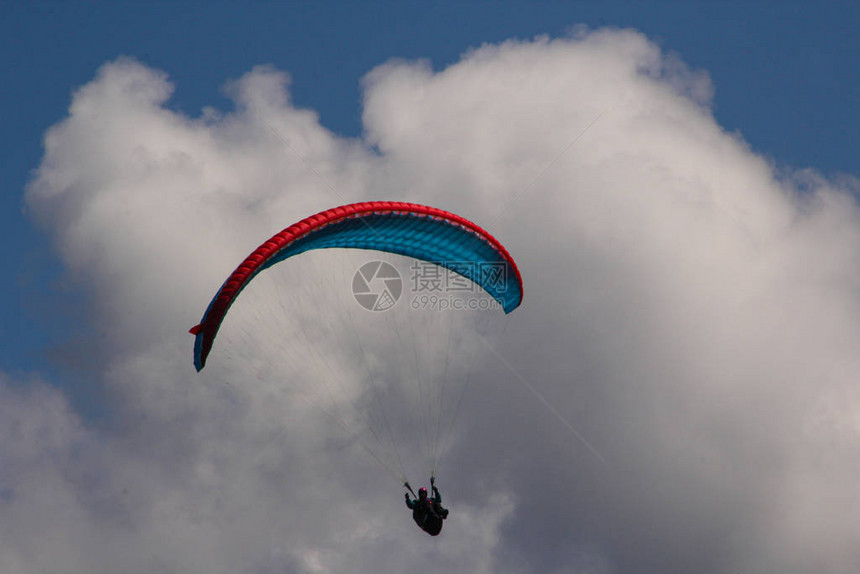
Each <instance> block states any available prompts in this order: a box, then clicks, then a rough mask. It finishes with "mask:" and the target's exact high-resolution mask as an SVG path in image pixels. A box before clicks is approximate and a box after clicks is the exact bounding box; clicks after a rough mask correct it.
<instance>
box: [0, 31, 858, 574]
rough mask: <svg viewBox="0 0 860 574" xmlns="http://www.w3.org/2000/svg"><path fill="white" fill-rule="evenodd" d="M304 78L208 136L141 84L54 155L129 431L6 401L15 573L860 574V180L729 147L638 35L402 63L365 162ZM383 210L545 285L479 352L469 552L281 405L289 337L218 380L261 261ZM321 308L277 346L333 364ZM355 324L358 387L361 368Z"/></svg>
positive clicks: (339, 444)
mask: <svg viewBox="0 0 860 574" xmlns="http://www.w3.org/2000/svg"><path fill="white" fill-rule="evenodd" d="M288 80H289V79H288V77H287V76H286V75H285V74H284V73H282V72H280V71H277V70H275V69H272V68H268V67H260V68H256V69H254V70H252V71H250V72H248V74H246V75H245V76H244V77H243V78H241V79H239V80H236V81H234V82H232V83H231V84H229V88H228V90H227V92H228V94H230V96H231V97H232V98H233V99H234V101H235V109H234V110H232V111H229V112H223V113H222V112H219V111H215V110H206V111H205V112H204V113H202V114H201V115H200V117H197V118H192V117H187V116H185V115H183V114H181V113H178V112H176V111H174V110H171V109H170V107H169V106H168V101H169V97H170V94H171V92H172V90H173V86H172V85H171V84H170V82H169V79H168V77H167V76H166V75H165V74H164V73H163V72H160V71H156V70H152V69H150V68H148V67H146V66H145V65H143V64H141V63H138V62H136V61H134V60H130V59H120V60H117V61H114V62H111V63H108V64H106V65H105V66H103V67H102V68H101V69H100V70H99V72H98V73H97V75H96V77H95V79H93V81H92V82H90V83H89V84H87V85H86V86H84V87H82V88H80V89H79V90H78V91H77V92H76V93H75V95H74V97H73V100H72V104H71V107H70V110H69V115H68V117H67V118H65V119H63V120H62V121H60V122H59V123H57V124H56V125H55V126H53V127H52V128H51V129H50V130H49V132H48V133H47V135H46V138H45V155H44V158H43V161H42V163H41V165H40V166H39V168H38V171H37V173H36V176H35V178H34V181H33V182H32V184H31V186H30V188H29V190H28V193H27V201H28V204H29V206H30V207H31V209H32V211H33V213H34V214H35V216H36V217H37V218H38V220H39V221H40V222H41V223H42V224H43V225H44V226H45V228H46V229H47V230H48V231H49V232H50V233H51V235H52V236H53V237H54V239H55V242H56V246H57V250H58V252H59V254H60V256H61V257H62V260H63V262H64V264H65V266H66V268H67V269H68V272H69V274H70V275H71V276H73V277H74V278H75V279H76V280H77V281H78V284H79V285H80V286H81V289H83V290H84V291H85V292H86V293H87V294H88V295H89V307H88V312H87V317H88V321H89V322H90V328H91V329H92V331H93V332H94V333H95V335H94V336H95V339H96V340H95V341H94V342H93V347H94V348H96V349H98V351H99V352H98V353H96V354H95V355H94V357H93V361H92V364H91V376H92V377H93V379H94V380H96V381H98V383H99V385H101V387H102V388H103V389H104V392H105V394H106V395H107V396H108V397H109V402H108V404H109V405H110V409H111V411H110V416H108V417H106V420H99V421H91V420H87V419H85V418H83V417H82V416H81V415H79V414H77V413H76V412H75V411H74V409H72V408H71V407H70V406H69V403H68V401H67V400H66V399H65V397H63V396H62V394H61V393H60V392H59V391H57V390H56V389H53V388H51V387H50V386H48V385H45V384H44V383H40V382H26V383H21V382H11V381H8V380H4V381H3V384H2V394H3V397H4V400H3V401H2V402H0V403H2V407H0V408H2V410H3V412H4V416H2V417H0V421H2V422H0V424H2V425H3V426H2V428H3V432H2V433H0V437H2V438H0V451H2V453H3V458H4V461H8V463H5V462H4V469H3V471H2V472H1V473H0V478H2V484H0V504H2V505H3V506H4V510H5V512H4V513H3V517H2V518H0V529H2V532H3V536H2V537H0V549H2V552H0V565H2V570H3V571H4V572H10V573H15V572H32V571H43V572H119V571H122V572H158V571H163V572H203V571H206V572H275V571H278V572H283V571H288V572H342V571H347V570H353V571H355V570H357V571H406V570H409V571H437V570H439V569H444V570H447V571H458V572H519V571H532V572H561V571H564V572H569V571H582V572H618V571H637V572H665V571H670V570H671V571H675V570H681V569H684V570H690V571H697V572H715V573H716V572H736V571H756V572H770V571H772V572H787V571H788V572H791V571H797V572H809V571H832V572H838V571H846V572H847V571H852V570H854V569H855V568H856V566H857V565H858V564H860V556H858V554H857V551H856V548H857V547H858V542H860V540H858V535H857V532H860V524H858V518H857V512H856V509H857V503H858V497H857V491H856V487H855V486H854V484H853V480H852V479H853V477H855V476H857V471H858V470H860V469H858V468H857V467H858V463H857V460H860V459H858V457H857V456H856V449H857V447H856V445H857V444H858V442H857V439H858V431H860V410H858V405H860V402H858V396H857V391H856V389H855V388H854V385H853V384H852V383H854V382H856V381H857V380H858V375H860V359H858V356H860V353H858V352H857V351H858V348H857V343H856V341H858V340H860V337H858V335H860V333H858V330H860V329H858V327H860V308H858V298H857V295H856V294H857V293H858V292H860V290H858V287H860V273H858V269H860V265H858V263H860V261H858V257H860V213H858V209H857V205H856V202H855V200H854V199H853V196H852V193H854V192H856V191H857V187H856V183H854V181H853V180H851V179H850V178H845V179H843V180H840V181H831V180H828V179H826V178H824V177H822V176H820V175H817V174H815V173H814V172H813V171H802V172H798V173H793V172H788V173H786V172H785V171H784V170H782V171H781V170H777V169H776V168H775V166H773V165H772V164H770V163H769V162H767V161H766V160H764V159H763V158H762V157H760V156H759V155H757V154H755V153H754V152H753V151H751V150H750V149H749V147H748V146H747V145H746V144H745V143H744V141H743V140H742V139H741V138H740V137H739V136H737V135H733V134H728V133H726V132H725V131H724V130H722V129H721V128H720V126H719V125H718V124H717V123H716V122H715V120H714V118H713V116H712V114H711V112H710V108H709V106H710V101H711V99H712V97H713V89H712V87H711V84H710V81H709V80H708V78H707V75H706V74H704V73H702V72H697V71H694V70H689V69H688V68H687V67H686V66H684V65H683V63H681V62H680V61H679V59H678V58H677V57H674V56H670V55H666V54H663V53H662V52H661V51H660V50H659V49H658V48H657V47H656V46H655V45H654V44H652V43H650V42H649V41H648V40H647V39H646V38H644V37H643V36H642V35H640V34H638V33H635V32H632V31H618V30H602V31H594V32H588V31H579V32H577V33H576V34H575V35H574V36H573V37H571V38H566V39H557V40H550V39H546V38H538V39H535V40H533V41H528V42H513V41H511V42H505V43H503V44H499V45H491V46H483V47H481V48H478V49H475V50H473V51H471V52H469V53H467V54H465V55H464V56H463V58H462V60H461V61H460V62H458V63H456V64H454V65H452V66H450V67H448V68H446V69H444V70H440V71H434V70H432V69H431V68H430V66H429V65H428V64H426V63H421V62H403V61H392V62H389V63H386V64H383V65H381V66H380V67H378V68H377V69H375V70H373V71H371V72H370V73H369V74H368V75H367V77H366V78H365V81H364V89H365V98H364V115H363V120H364V127H365V133H364V135H363V136H362V138H361V139H357V140H350V139H344V138H341V137H338V136H337V135H336V134H332V133H330V132H328V131H327V130H325V129H324V128H323V127H321V126H320V124H319V123H318V119H317V116H316V114H315V113H313V112H312V111H309V110H303V109H299V108H296V107H295V106H294V105H293V104H292V103H291V102H290V98H289V92H288V90H287V86H288V83H289V81H288ZM179 89H181V86H179ZM370 199H398V200H409V201H417V202H421V203H426V204H431V205H438V206H440V207H443V208H446V209H450V210H452V211H455V212H457V213H460V214H462V215H464V216H466V217H468V218H470V219H473V220H474V221H476V222H478V223H479V224H481V225H483V226H485V227H487V228H488V229H490V230H491V231H492V232H493V233H494V235H496V236H497V237H499V238H500V239H501V240H502V241H503V242H504V243H505V244H506V246H507V247H508V248H509V250H510V251H511V252H512V253H513V255H514V257H515V258H516V259H517V261H518V263H519V265H520V267H521V270H522V272H523V275H524V277H525V283H526V291H525V300H524V303H523V305H522V307H521V308H520V309H519V310H517V311H516V312H515V313H514V314H512V315H511V316H510V317H509V319H508V320H507V321H506V323H505V326H504V330H503V331H501V332H500V333H499V334H498V335H497V336H494V337H492V338H491V339H490V343H491V346H492V347H493V351H486V350H484V351H482V352H478V351H474V352H473V356H474V361H475V363H476V364H477V365H479V366H480V368H479V370H478V372H477V373H475V380H474V381H473V386H472V388H471V390H472V391H473V392H472V393H470V394H469V395H467V399H466V406H465V407H464V412H463V415H462V417H461V419H462V420H461V421H460V425H459V426H458V427H456V428H457V434H456V436H455V437H454V440H453V441H452V448H451V450H450V451H449V453H448V456H447V458H446V460H445V462H444V468H445V470H446V474H445V475H444V476H445V480H446V482H445V483H444V484H445V486H446V490H445V491H444V492H445V495H446V501H447V503H448V504H449V505H450V506H451V509H452V519H451V520H450V521H449V523H448V524H447V525H446V527H445V530H444V531H443V534H442V536H441V537H440V538H439V539H430V538H428V537H426V536H423V535H421V533H420V532H418V530H417V529H416V528H415V527H414V526H413V525H411V524H410V520H409V517H408V515H407V513H406V510H405V509H404V508H402V502H401V501H400V500H399V498H398V497H399V496H400V494H399V493H398V492H397V490H396V487H397V484H396V483H395V482H392V481H390V480H388V481H387V482H386V480H387V479H386V476H387V475H385V474H384V473H383V472H382V471H380V470H379V469H377V468H376V467H374V466H372V465H371V464H369V463H368V461H367V460H365V458H363V457H361V456H360V449H359V448H357V446H356V445H355V444H351V443H350V442H349V441H348V440H346V439H344V438H343V437H340V438H338V435H337V433H336V432H334V430H333V429H332V428H331V425H329V424H328V423H327V421H326V419H325V417H323V416H320V414H319V412H317V411H315V410H314V409H309V408H305V407H304V406H302V405H303V403H299V402H297V401H296V400H295V395H294V394H292V393H291V392H280V391H278V390H277V389H278V388H279V387H278V385H276V384H271V378H272V377H274V378H278V377H279V378H280V380H293V379H296V378H297V377H299V375H300V374H301V373H300V371H301V368H300V367H297V366H296V364H295V361H292V362H291V361H284V362H274V361H269V359H270V358H273V357H274V356H275V355H277V350H278V345H277V344H275V346H274V348H273V349H271V350H269V349H266V350H264V351H260V352H259V353H261V354H259V353H258V354H257V355H256V358H254V353H253V352H250V351H248V352H247V353H244V352H243V351H242V350H241V349H236V348H234V349H233V352H234V353H237V354H242V353H244V354H242V358H241V360H236V361H230V360H223V361H222V363H221V366H220V367H218V366H217V365H216V366H215V367H216V369H215V370H216V371H217V376H213V375H205V374H206V372H207V371H204V375H201V376H198V375H196V373H194V369H193V367H192V365H191V344H192V338H191V337H190V335H188V334H187V329H188V327H190V326H191V325H193V324H194V323H195V322H197V321H198V320H199V316H200V314H201V313H202V310H203V308H204V307H205V304H206V302H207V301H208V298H209V297H211V295H212V293H213V291H214V289H215V288H217V286H218V285H219V284H220V282H221V281H222V280H223V278H224V277H225V276H226V275H227V274H228V273H229V272H230V271H231V270H232V269H233V267H235V265H236V264H237V262H238V261H240V260H241V259H242V258H243V257H244V256H245V255H246V254H247V253H248V252H249V251H250V250H251V249H253V248H254V247H255V246H256V245H257V244H258V243H259V242H260V241H261V240H262V239H265V238H266V237H268V235H270V234H271V233H274V232H276V231H278V230H280V229H281V228H282V227H284V226H285V225H287V224H289V223H292V222H294V221H296V220H298V219H300V218H302V217H304V216H306V215H308V214H311V213H314V212H316V211H319V210H322V209H325V208H327V207H330V206H332V205H335V204H338V203H346V202H349V201H361V200H370ZM311 265H313V264H311ZM319 271H320V270H319V268H316V270H315V271H313V270H312V273H311V274H317V275H318V274H319ZM350 273H351V270H350ZM320 312H321V308H320V307H319V306H308V307H306V308H301V309H293V310H290V311H289V313H291V315H290V317H291V318H292V319H294V321H295V322H294V323H291V324H290V326H288V327H286V328H285V329H286V331H284V332H281V333H280V334H270V333H269V332H268V331H267V329H268V328H269V327H268V326H266V327H262V326H261V327H259V331H258V332H256V333H254V334H253V336H255V337H256V338H257V340H258V341H259V340H266V339H269V338H275V337H280V338H281V339H279V340H282V341H286V342H285V343H283V344H282V345H281V347H289V346H290V342H292V341H293V339H292V337H293V335H295V337H296V339H295V341H296V342H295V344H296V345H298V346H299V347H300V349H299V351H298V352H299V353H302V352H305V351H304V348H303V347H302V345H303V344H304V343H301V342H300V339H299V338H298V331H299V330H300V329H299V326H300V325H304V324H306V322H307V321H312V320H313V319H314V318H315V317H317V316H318V314H319V313H320ZM333 332H334V334H331V333H332V331H329V332H328V333H329V334H330V336H331V337H333V338H332V340H331V345H332V348H341V349H343V355H342V356H340V357H336V358H333V359H332V361H334V362H335V363H339V364H340V366H341V368H342V369H343V371H342V372H345V373H349V370H350V368H352V365H353V363H352V359H354V358H355V357H354V356H353V355H351V353H354V352H356V348H355V345H354V344H353V343H351V342H350V333H349V331H348V330H346V329H344V330H343V332H337V330H335V331H333ZM305 336H307V332H306V333H305ZM304 340H305V341H306V339H304ZM236 344H237V345H239V346H241V345H242V344H243V343H242V342H241V341H239V342H238V343H236ZM225 352H226V351H225ZM471 352H472V351H470V353H471ZM308 353H309V351H308ZM494 353H499V354H501V355H503V356H504V357H505V361H504V362H502V361H500V360H498V359H497V358H496V355H494ZM224 356H225V357H226V356H227V355H224ZM379 361H381V362H382V363H383V364H384V363H385V358H384V357H383V358H380V359H379ZM272 365H275V366H274V367H273V366H272ZM335 368H337V365H335ZM218 369H220V370H218ZM207 370H208V368H207ZM511 370H513V371H515V372H516V374H514V373H512V372H511ZM273 371H274V372H273ZM267 378H268V379H269V380H268V382H267V381H266V380H263V379H267ZM520 378H522V379H525V380H526V381H528V383H529V384H530V385H531V386H532V387H533V388H534V389H536V390H537V391H538V392H539V393H540V394H541V395H542V396H543V397H544V398H545V399H546V400H547V401H548V402H550V403H551V404H552V405H553V408H554V409H555V410H556V411H557V412H558V413H559V414H560V415H561V416H562V417H564V418H565V419H566V421H567V422H568V424H570V425H572V426H573V427H574V428H576V429H577V431H578V432H579V433H580V434H581V435H582V436H584V437H586V438H587V440H588V442H589V444H591V445H592V446H593V448H594V449H596V450H597V451H598V452H599V453H600V455H601V457H602V458H599V457H596V456H594V454H593V453H592V452H591V451H590V450H589V449H588V448H586V447H585V445H584V444H583V443H582V442H581V441H580V440H578V439H577V437H576V436H575V435H574V434H572V433H570V432H569V431H568V429H567V428H565V425H562V424H559V421H558V420H557V419H556V418H555V417H554V416H553V415H552V414H551V413H550V412H549V411H548V410H547V408H546V405H545V404H543V403H542V402H541V401H539V400H535V398H534V397H533V396H532V394H531V393H530V392H529V389H528V388H527V387H526V386H524V385H522V384H521V383H520V382H519V379H520ZM354 379H355V380H351V379H350V378H349V377H346V380H345V381H344V384H345V385H346V388H347V393H346V395H347V396H349V389H351V388H353V389H354V386H355V385H357V384H360V377H358V376H356V377H354ZM351 385H352V386H351ZM326 400H336V397H335V399H326Z"/></svg>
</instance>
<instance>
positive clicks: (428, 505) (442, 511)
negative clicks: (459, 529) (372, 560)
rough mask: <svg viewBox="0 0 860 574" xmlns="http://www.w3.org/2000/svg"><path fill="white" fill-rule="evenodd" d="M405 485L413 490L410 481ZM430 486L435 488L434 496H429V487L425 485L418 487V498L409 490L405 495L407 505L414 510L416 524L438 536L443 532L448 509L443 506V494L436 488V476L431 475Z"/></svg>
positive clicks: (413, 516)
mask: <svg viewBox="0 0 860 574" xmlns="http://www.w3.org/2000/svg"><path fill="white" fill-rule="evenodd" d="M403 486H405V487H406V488H407V489H409V490H412V488H411V487H410V486H409V483H408V482H407V483H406V484H404V485H403ZM430 487H431V488H432V489H433V496H432V497H428V496H427V489H426V488H424V487H423V486H422V487H421V488H419V489H418V498H416V499H415V500H413V499H412V498H410V497H409V493H408V492H405V493H404V495H405V497H406V507H407V508H409V510H411V511H412V520H414V521H415V524H417V525H418V527H419V528H421V530H423V531H424V532H426V533H427V534H429V535H430V536H438V535H439V533H440V532H442V522H443V521H444V520H447V519H448V509H447V508H445V507H443V506H442V495H441V494H440V493H439V489H438V488H436V477H435V476H431V477H430Z"/></svg>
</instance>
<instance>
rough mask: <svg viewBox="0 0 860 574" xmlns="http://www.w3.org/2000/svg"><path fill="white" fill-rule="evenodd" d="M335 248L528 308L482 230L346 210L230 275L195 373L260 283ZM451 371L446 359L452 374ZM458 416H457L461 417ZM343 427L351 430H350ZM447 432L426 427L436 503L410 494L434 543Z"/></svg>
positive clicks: (402, 208)
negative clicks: (463, 283)
mask: <svg viewBox="0 0 860 574" xmlns="http://www.w3.org/2000/svg"><path fill="white" fill-rule="evenodd" d="M333 248H340V249H363V250H375V251H382V252H387V253H393V254H398V255H403V256H407V257H412V258H414V259H416V260H419V261H423V262H427V263H429V264H431V265H434V266H438V267H440V268H444V269H447V270H448V271H450V272H452V273H454V274H457V275H459V276H462V277H464V278H465V279H467V280H468V281H470V282H471V283H473V284H474V285H476V286H478V287H479V288H480V289H482V290H483V291H484V292H486V293H487V294H488V295H489V296H490V297H492V299H494V300H495V301H496V302H498V306H499V307H500V308H501V309H502V310H503V311H504V312H505V314H507V313H510V312H511V311H513V310H514V309H516V308H517V307H518V306H519V305H520V303H521V301H522V297H523V284H522V277H521V276H520V272H519V270H518V269H517V266H516V264H515V263H514V260H513V258H512V257H511V256H510V254H509V253H508V251H507V250H506V249H505V248H504V247H503V246H502V244H501V243H499V241H498V240H496V239H495V238H494V237H493V236H492V235H490V234H489V233H487V232H486V231H484V230H483V229H481V228H480V227H479V226H478V225H476V224H475V223H472V222H471V221H469V220H467V219H465V218H463V217H460V216H458V215H455V214H453V213H449V212H447V211H443V210H441V209H437V208H434V207H428V206H424V205H418V204H413V203H404V202H391V201H374V202H365V203H354V204H349V205H343V206H340V207H335V208H332V209H328V210H326V211H323V212H321V213H318V214H316V215H313V216H311V217H308V218H306V219H303V220H302V221H299V222H298V223H295V224H293V225H291V226H289V227H287V228H285V229H284V230H283V231H281V232H279V233H277V234H275V235H274V236H273V237H271V238H270V239H269V240H267V241H266V242H264V243H263V244H262V245H260V246H259V247H258V248H257V249H255V250H254V251H253V252H252V253H251V254H250V255H249V256H248V257H247V258H245V260H244V261H243V262H242V263H241V264H240V265H239V266H238V267H237V268H236V269H235V270H234V271H233V272H232V273H231V274H230V276H229V277H228V278H227V279H226V281H224V283H223V284H222V286H221V288H220V289H218V291H217V293H216V294H215V296H214V298H213V299H212V301H211V302H210V303H209V306H208V308H207V309H206V312H205V313H204V314H203V318H202V319H201V321H200V323H199V324H197V325H195V326H194V327H192V328H191V330H190V332H191V333H192V334H193V335H194V336H195V340H194V366H195V368H196V369H197V371H201V370H202V369H203V368H204V367H205V366H206V362H207V358H208V357H209V354H210V353H211V352H212V349H213V345H214V343H215V339H216V336H217V335H218V331H219V329H220V328H221V325H222V322H223V321H224V319H225V318H226V316H227V314H228V311H229V310H230V308H231V306H232V305H233V304H234V302H235V301H236V299H237V297H238V296H239V294H240V293H242V291H243V290H244V289H245V288H246V287H247V286H248V285H249V284H250V283H251V282H252V281H253V280H254V278H255V277H257V276H258V275H259V274H260V273H261V272H262V271H264V270H266V269H268V268H270V267H272V266H274V265H276V264H278V263H280V262H283V261H285V260H287V259H290V258H292V257H294V256H297V255H299V254H301V253H305V252H308V251H312V250H318V249H333ZM464 263H467V264H464ZM410 327H414V325H410ZM414 351H415V353H414V354H415V355H416V359H417V357H418V355H420V354H421V353H422V351H421V350H418V349H417V348H416V349H414ZM447 364H448V361H447V359H446V361H445V368H446V370H447ZM416 370H417V369H416ZM368 371H369V369H368ZM368 374H369V373H368ZM443 390H444V387H443V389H442V390H440V391H439V392H438V393H437V395H438V396H439V399H440V401H441V398H442V395H443V392H442V391H443ZM419 391H420V389H419ZM461 396H462V395H461ZM440 404H441V403H440ZM426 410H428V411H432V412H434V413H437V411H441V407H440V408H439V409H436V410H433V409H432V408H429V407H428V409H426ZM437 416H438V413H437ZM453 416H456V411H455V413H454V415H453ZM341 423H344V421H341ZM385 424H386V425H387V422H386V423H385ZM341 426H342V427H346V424H345V423H344V424H341ZM441 428H442V425H441V419H437V420H436V421H435V422H433V423H430V424H426V431H427V433H428V434H431V435H433V436H432V437H430V438H429V439H428V440H427V443H428V445H429V446H428V450H429V451H432V457H430V456H428V458H433V459H434V460H433V462H432V465H433V466H432V468H433V473H434V474H433V475H431V476H432V477H433V478H431V487H432V490H433V496H432V497H428V496H427V491H426V489H422V491H423V495H422V491H419V496H418V498H417V499H415V500H412V499H410V498H409V495H408V493H407V495H406V496H407V501H406V503H407V506H409V508H410V509H412V510H413V518H414V519H415V521H416V523H417V524H418V525H419V526H420V527H421V528H422V530H424V531H425V532H427V533H428V534H430V535H432V536H436V535H438V534H439V532H440V531H441V529H442V521H444V520H445V519H446V518H447V516H448V510H447V509H445V508H443V507H442V505H441V495H440V493H439V490H438V489H437V488H436V486H435V464H436V457H438V454H437V451H438V448H437V446H436V445H435V443H434V441H437V440H438V436H439V435H440V429H441ZM374 435H376V433H374ZM362 446H364V447H365V449H367V450H368V452H370V454H371V455H372V456H373V458H374V459H375V460H376V461H377V462H379V463H381V464H383V466H384V467H385V468H386V470H388V471H389V472H391V473H392V474H393V475H394V476H396V477H397V478H399V479H400V480H401V484H404V485H405V486H407V488H409V487H408V481H407V480H406V479H405V476H404V474H405V473H404V472H403V471H402V468H401V467H400V464H399V460H397V462H396V465H387V464H385V463H384V461H383V460H382V457H381V456H378V455H376V454H374V453H373V452H371V449H370V448H368V447H367V445H364V444H362ZM395 457H396V454H395ZM395 466H396V467H397V468H394V467H395ZM398 469H400V470H398ZM410 491H411V488H410Z"/></svg>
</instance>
